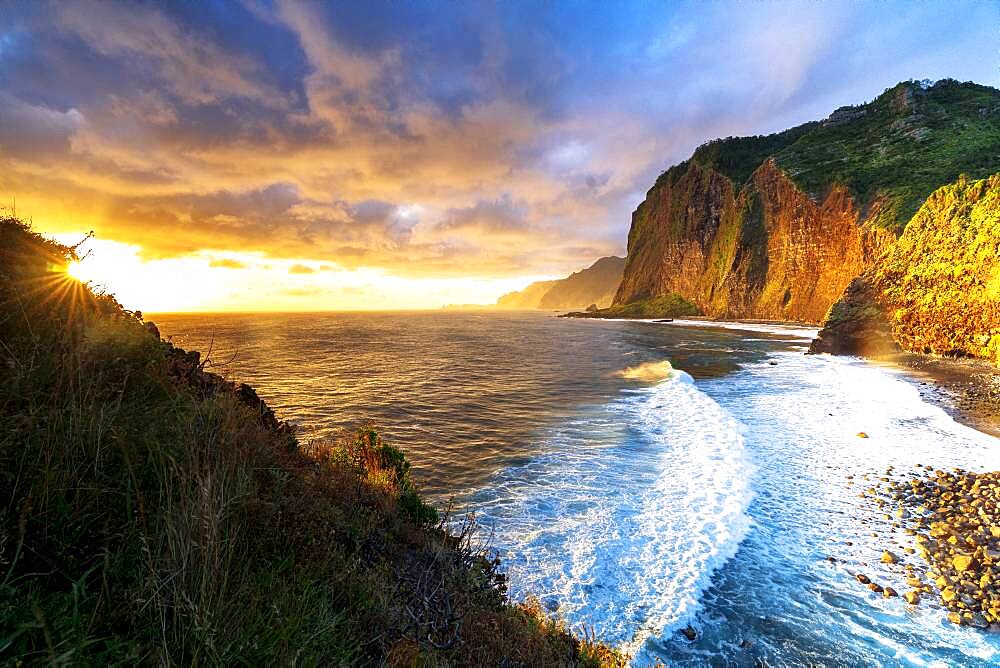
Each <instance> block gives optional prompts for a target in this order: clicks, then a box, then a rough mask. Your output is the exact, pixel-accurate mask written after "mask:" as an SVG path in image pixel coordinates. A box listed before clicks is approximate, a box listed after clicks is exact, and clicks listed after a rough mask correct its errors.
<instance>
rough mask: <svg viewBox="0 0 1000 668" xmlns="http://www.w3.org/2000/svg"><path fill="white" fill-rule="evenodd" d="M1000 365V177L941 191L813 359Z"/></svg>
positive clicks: (871, 273)
mask: <svg viewBox="0 0 1000 668" xmlns="http://www.w3.org/2000/svg"><path fill="white" fill-rule="evenodd" d="M897 347H898V348H902V349H904V350H910V351H916V352H923V353H934V354H940V355H954V356H972V357H981V358H986V359H991V360H994V361H997V362H1000V174H996V175H993V176H991V177H990V178H988V179H981V180H978V181H972V180H969V179H966V178H960V179H959V180H958V181H957V182H956V183H953V184H951V185H947V186H944V187H942V188H939V189H938V190H936V191H935V192H934V193H933V194H932V195H931V196H930V197H928V198H927V201H926V202H925V203H924V205H923V206H922V207H921V208H920V210H919V211H918V212H917V214H916V215H915V216H914V217H913V219H912V220H911V221H910V222H909V224H908V225H907V226H906V231H905V232H904V233H903V235H902V236H901V237H900V239H899V241H898V242H897V243H896V244H894V245H893V246H892V248H891V249H889V251H888V252H887V253H886V254H885V256H884V257H882V258H881V259H880V260H879V262H878V263H876V264H875V265H873V266H872V267H870V268H869V269H868V270H866V271H865V272H864V273H862V274H861V275H860V276H859V277H858V278H857V279H855V280H854V281H853V282H852V283H851V285H850V286H849V287H848V288H847V290H846V291H845V293H844V295H843V298H842V299H840V300H839V301H838V302H837V303H836V304H835V305H834V306H833V308H831V309H830V314H829V317H828V318H827V322H826V324H825V325H824V327H823V329H822V331H821V332H820V335H819V338H817V339H816V341H814V342H813V344H812V346H811V348H810V349H811V350H812V351H813V352H832V353H849V354H862V355H873V354H879V353H884V352H889V351H891V350H893V349H895V348H897Z"/></svg>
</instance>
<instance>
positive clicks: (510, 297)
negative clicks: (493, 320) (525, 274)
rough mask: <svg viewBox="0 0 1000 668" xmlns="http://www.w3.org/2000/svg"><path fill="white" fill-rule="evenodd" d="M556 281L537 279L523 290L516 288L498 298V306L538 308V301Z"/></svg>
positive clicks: (505, 307) (506, 307)
mask: <svg viewBox="0 0 1000 668" xmlns="http://www.w3.org/2000/svg"><path fill="white" fill-rule="evenodd" d="M555 284H556V282H555V281H535V282H534V283H531V284H530V285H528V287H526V288H524V289H523V290H515V291H514V292H508V293H507V294H504V295H501V296H500V298H499V299H497V303H496V307H497V308H504V309H534V308H538V302H540V301H542V297H544V296H545V293H546V292H548V291H549V290H550V289H551V288H552V286H553V285H555Z"/></svg>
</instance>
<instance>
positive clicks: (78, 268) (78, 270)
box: [66, 260, 83, 281]
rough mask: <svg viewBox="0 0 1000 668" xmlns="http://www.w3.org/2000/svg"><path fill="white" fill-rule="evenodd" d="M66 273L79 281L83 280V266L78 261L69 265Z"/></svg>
mask: <svg viewBox="0 0 1000 668" xmlns="http://www.w3.org/2000/svg"><path fill="white" fill-rule="evenodd" d="M66 273H67V274H69V275H70V276H72V277H73V278H75V279H76V280H78V281H82V280H83V265H81V264H80V263H79V262H78V261H76V260H73V261H72V262H70V263H69V264H68V265H66Z"/></svg>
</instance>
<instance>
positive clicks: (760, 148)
mask: <svg viewBox="0 0 1000 668" xmlns="http://www.w3.org/2000/svg"><path fill="white" fill-rule="evenodd" d="M998 168H1000V91H997V90H996V89H993V88H989V87H986V86H979V85H977V84H972V83H958V82H955V81H951V80H944V81H940V82H938V83H936V84H934V85H929V84H928V83H926V82H924V83H917V82H904V83H901V84H899V85H897V86H894V87H893V88H890V89H888V90H887V91H885V92H884V93H883V94H882V95H880V96H879V97H878V98H876V99H875V100H873V101H872V102H869V103H867V104H863V105H859V106H856V107H844V108H841V109H838V110H836V111H835V112H834V113H832V114H831V115H830V116H829V117H828V118H827V119H825V120H824V121H819V122H811V123H806V124H804V125H801V126H798V127H796V128H792V129H790V130H786V131H785V132H782V133H778V134H774V135H768V136H763V137H761V136H758V137H740V138H728V139H724V140H716V141H713V142H709V143H708V144H705V145H703V146H701V147H699V148H698V149H697V150H696V151H695V152H694V154H693V155H692V157H691V158H690V159H689V160H687V161H685V162H683V163H680V164H679V165H675V166H674V167H671V168H670V169H668V170H667V171H666V172H665V173H664V174H662V175H661V176H660V178H659V179H657V182H656V184H655V185H654V186H653V188H652V189H650V191H649V192H648V193H647V195H646V199H645V201H643V202H642V203H641V204H640V205H639V207H638V208H637V209H636V211H635V213H634V214H633V216H632V227H631V229H630V231H629V240H628V257H627V260H626V265H625V271H624V275H623V278H622V283H621V286H620V288H619V290H618V292H617V294H616V295H615V304H616V305H624V304H628V303H632V302H637V301H642V300H648V299H650V298H655V297H660V296H665V295H669V294H676V295H679V296H680V297H683V298H685V299H687V300H690V301H691V302H693V303H694V304H695V305H696V306H697V307H698V309H699V310H700V311H701V312H702V313H703V314H705V315H708V316H711V317H716V318H732V319H769V320H770V319H774V320H786V321H799V322H810V323H818V322H820V321H821V320H822V319H823V316H824V315H825V314H826V312H827V311H828V309H829V308H830V306H831V305H832V304H833V303H834V302H835V301H836V300H837V299H839V297H840V296H841V295H842V294H843V292H844V290H845V289H846V288H847V286H848V285H849V284H850V283H851V281H852V280H853V279H854V278H855V277H856V276H858V275H859V274H861V273H863V272H864V271H866V270H867V269H869V268H870V267H872V266H873V264H874V262H875V261H876V260H877V258H878V257H880V256H881V255H882V254H883V253H885V252H886V251H887V250H888V249H889V248H890V247H891V246H892V245H893V244H894V242H895V240H896V238H897V237H898V235H899V234H900V233H901V231H902V230H903V228H904V227H905V226H906V221H907V220H909V218H910V217H911V216H912V215H913V213H914V212H915V211H916V210H917V208H918V207H919V206H920V205H921V203H922V202H923V201H924V200H925V199H926V198H927V196H928V195H929V194H930V193H931V192H932V191H933V190H934V189H935V188H937V187H939V186H940V185H942V184H944V183H948V182H951V181H954V180H955V179H956V178H957V177H958V175H959V174H961V173H966V174H969V175H970V176H971V177H973V178H983V177H985V176H988V175H989V174H991V173H993V172H995V171H996V170H997V169H998Z"/></svg>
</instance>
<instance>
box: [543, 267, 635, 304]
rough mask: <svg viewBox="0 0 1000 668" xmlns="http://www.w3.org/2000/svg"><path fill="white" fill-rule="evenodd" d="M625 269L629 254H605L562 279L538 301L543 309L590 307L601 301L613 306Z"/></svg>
mask: <svg viewBox="0 0 1000 668" xmlns="http://www.w3.org/2000/svg"><path fill="white" fill-rule="evenodd" d="M624 270H625V258H623V257H614V256H609V257H602V258H601V259H600V260H598V261H597V262H595V263H594V264H592V265H590V266H589V267H587V268H586V269H583V270H581V271H577V272H574V273H573V274H570V275H569V276H567V277H566V278H564V279H561V280H558V281H556V282H555V284H554V285H553V286H552V287H551V288H549V290H548V291H547V292H546V293H545V294H544V295H543V296H542V298H541V300H540V301H539V302H538V308H542V309H571V308H586V307H587V306H590V305H591V304H597V306H598V307H601V308H603V307H604V306H609V305H610V304H611V301H612V300H613V299H614V297H615V291H617V290H618V284H619V283H621V280H622V272H623V271H624Z"/></svg>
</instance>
